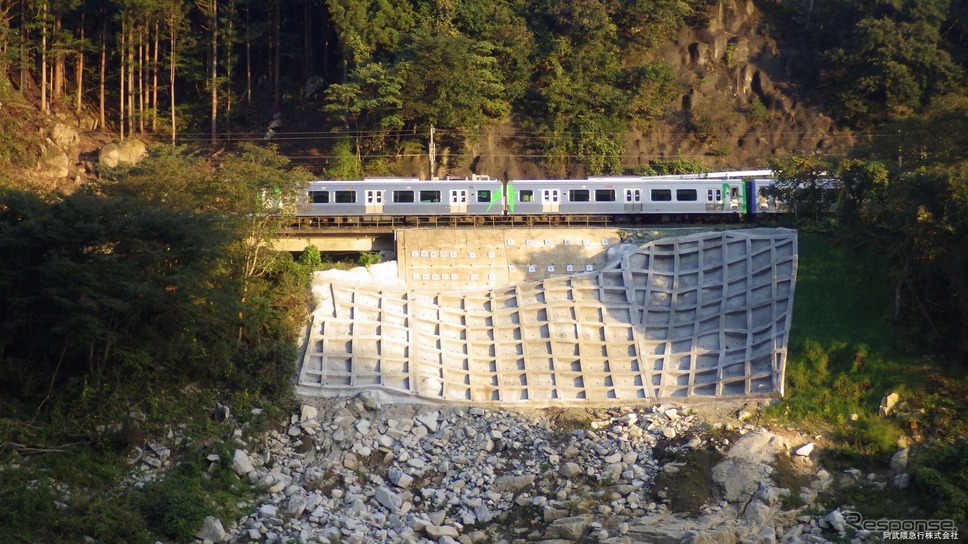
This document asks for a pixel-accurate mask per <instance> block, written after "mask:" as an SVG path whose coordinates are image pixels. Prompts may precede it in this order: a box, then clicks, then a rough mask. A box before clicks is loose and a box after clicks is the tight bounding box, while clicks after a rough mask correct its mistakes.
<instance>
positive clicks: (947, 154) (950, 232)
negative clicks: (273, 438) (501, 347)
mask: <svg viewBox="0 0 968 544" xmlns="http://www.w3.org/2000/svg"><path fill="white" fill-rule="evenodd" d="M966 16H968V7H966V6H965V3H964V2H960V1H957V0H577V1H570V2H564V1H558V0H427V1H424V0H409V1H387V0H291V1H285V2H284V1H282V0H268V1H264V2H257V1H254V0H195V1H186V0H0V263H2V265H0V376H2V377H3V379H2V380H0V464H2V466H3V467H4V472H3V476H4V477H3V478H0V503H2V505H3V508H0V540H5V541H7V540H9V541H27V542H30V541H37V542H40V541H44V542H76V541H77V540H78V539H79V538H80V537H81V536H88V535H94V536H95V537H96V538H97V540H98V541H99V542H141V541H143V542H154V541H156V540H164V541H171V542H176V541H191V540H192V537H193V534H194V531H195V530H197V527H198V524H199V523H200V521H201V520H202V519H204V517H205V515H209V514H212V513H217V514H218V515H220V516H227V517H232V516H236V515H237V514H238V512H234V511H232V510H233V506H232V505H235V504H237V503H238V501H239V500H243V499H245V498H246V496H247V494H249V493H252V489H251V488H249V487H248V486H247V484H246V483H245V482H242V481H240V480H239V479H238V478H237V477H236V476H235V475H234V474H233V473H231V472H230V471H229V470H228V469H227V467H228V466H229V465H230V463H231V451H232V449H231V448H232V446H231V444H232V443H233V441H234V440H236V439H237V438H239V437H236V436H233V437H231V438H229V437H227V436H223V435H224V433H225V429H226V427H224V426H223V425H222V423H223V422H224V421H227V420H233V421H237V422H238V426H237V427H236V428H244V429H245V437H244V439H246V440H248V439H249V438H250V433H252V434H254V433H255V431H256V430H257V429H258V428H259V425H260V424H261V423H264V422H265V421H266V420H267V419H272V418H274V417H278V416H279V415H280V414H285V413H288V411H289V409H290V408H291V406H290V404H289V403H290V402H291V400H292V399H291V393H292V392H291V387H290V385H291V382H290V381H289V377H290V376H291V375H292V371H293V368H292V364H293V361H294V359H295V347H294V346H295V336H296V332H297V329H298V327H299V324H300V323H302V322H303V321H304V318H305V314H306V309H307V304H308V301H307V296H308V295H307V292H306V291H307V289H306V286H307V283H308V278H309V274H310V273H311V272H312V271H313V270H315V269H316V268H318V266H319V264H320V255H319V253H318V251H313V248H307V251H306V252H305V253H304V255H303V257H302V259H300V260H299V261H294V260H293V258H292V256H290V255H289V254H284V253H275V252H272V251H270V250H269V249H268V244H267V240H268V239H269V238H271V237H272V236H273V232H274V231H273V229H274V228H276V226H277V225H278V223H277V222H275V221H272V220H270V219H272V218H271V217H270V215H271V214H266V213H264V212H265V210H266V203H267V202H269V201H271V202H279V201H291V200H292V199H295V198H297V195H298V193H299V190H300V187H301V186H302V184H303V183H304V182H305V181H306V180H308V179H310V177H311V176H327V177H333V178H342V179H351V178H354V177H357V176H362V175H386V174H397V175H407V176H420V177H423V178H428V177H430V176H431V175H439V176H446V175H468V174H470V173H472V172H473V173H479V174H488V175H492V176H495V177H502V178H506V177H518V176H531V175H535V176H551V177H565V176H584V175H591V174H616V173H624V172H630V173H631V172H634V173H652V172H668V171H674V172H683V171H689V172H696V171H701V170H708V169H720V168H739V167H744V168H745V167H766V166H771V167H772V168H774V169H775V170H776V172H777V174H778V177H779V180H780V188H781V190H782V191H783V194H784V196H786V197H787V198H789V199H791V201H793V202H794V203H795V204H796V206H795V208H796V209H795V212H796V213H795V215H794V216H793V217H791V218H790V221H791V222H792V223H793V224H795V225H796V226H798V227H801V228H803V229H804V232H805V239H806V240H809V243H807V244H804V246H803V249H804V251H814V253H813V254H812V255H811V257H813V258H814V259H815V260H814V261H812V262H813V263H814V264H813V270H820V271H825V270H831V271H833V272H826V271H825V272H822V273H821V272H815V273H814V277H812V278H810V277H806V276H805V277H804V278H803V279H804V280H805V281H804V282H803V284H804V285H807V286H808V288H809V289H812V291H809V293H810V295H811V298H809V299H808V298H806V297H804V300H805V301H807V302H808V303H807V304H798V306H799V308H800V311H801V314H800V315H801V316H804V315H806V316H807V317H806V318H803V317H798V319H801V321H800V325H798V324H797V323H794V332H795V333H796V334H800V335H801V336H800V337H799V338H798V339H797V343H795V344H794V345H793V346H792V349H791V363H790V372H789V374H788V376H789V380H788V383H789V385H790V387H789V388H788V391H789V394H788V399H786V400H785V401H784V402H783V403H781V404H779V405H778V406H777V408H776V412H775V414H782V415H783V417H789V418H792V419H794V420H795V421H794V423H795V424H798V425H801V424H802V425H820V426H821V427H818V432H820V431H828V430H829V431H832V433H833V435H835V436H839V437H841V438H843V440H844V444H846V446H845V447H846V448H847V449H850V450H851V451H852V452H853V454H855V455H862V456H867V457H868V458H869V459H874V460H875V461H876V460H877V456H878V455H884V454H885V452H887V453H889V450H891V449H892V448H894V447H896V444H897V441H896V440H895V438H897V437H900V436H905V437H907V436H909V437H910V439H911V440H912V441H914V442H915V443H917V444H918V446H919V447H923V448H924V451H925V452H928V453H930V452H931V451H935V452H941V453H943V454H944V455H941V454H937V455H938V457H937V459H941V460H942V461H943V463H941V465H943V466H942V469H943V470H947V471H950V473H951V474H953V475H954V476H952V477H951V478H950V479H945V478H946V477H947V474H945V478H943V477H942V476H941V475H939V474H938V473H937V472H933V473H927V472H926V473H924V474H925V475H924V476H923V478H922V477H917V476H916V477H915V479H914V482H913V487H914V491H912V493H913V494H912V497H913V499H912V500H913V501H922V500H923V499H924V497H934V499H932V500H936V501H940V502H943V503H945V504H948V505H952V506H951V507H950V508H951V510H950V511H949V510H945V511H943V512H942V513H940V514H938V515H944V516H951V517H953V518H954V519H958V520H960V521H961V522H963V521H964V520H965V519H968V507H966V506H965V505H966V504H968V499H966V497H965V494H964V492H963V489H964V487H965V483H966V478H965V474H968V472H966V469H965V467H966V465H968V461H966V459H965V457H964V455H963V452H964V451H965V450H964V444H965V442H964V435H965V429H966V428H968V425H966V423H965V421H964V415H963V414H964V413H965V411H966V407H965V403H966V401H965V399H966V395H965V390H966V389H968V386H966V385H965V383H966V382H965V380H964V378H963V375H964V365H963V362H962V361H963V360H964V355H965V354H966V353H968V272H966V271H968V258H966V254H965V252H964V248H965V247H968V219H966V218H968V89H966V86H968V85H966V83H968V76H966V69H968V43H966V30H968V27H966V26H965V25H966V21H968V18H966ZM432 132H433V135H434V136H433V139H431V133H432ZM115 142H120V143H121V146H122V147H123V146H131V147H133V148H134V149H135V151H136V152H140V151H144V150H143V149H139V148H138V147H137V143H139V142H145V143H146V144H147V147H148V150H147V153H146V156H145V157H144V158H143V159H142V160H141V161H140V162H137V160H138V159H140V158H141V157H140V156H139V154H138V153H133V155H132V157H133V158H131V159H130V160H127V159H126V160H118V159H117V157H115V158H114V160H113V161H111V162H110V163H109V161H100V162H99V159H98V155H97V152H98V150H101V151H104V149H106V147H107V146H105V144H112V143H115ZM172 142H173V143H175V144H176V145H175V146H172V145H169V144H170V143H172ZM431 143H434V144H436V152H435V153H434V155H433V157H434V158H435V160H436V162H434V163H433V165H432V164H431V161H430V160H429V159H428V155H429V153H428V147H429V145H430V144H431ZM115 151H117V150H115ZM102 156H104V154H103V153H102ZM832 175H833V176H835V177H837V178H839V179H841V180H842V181H843V185H842V188H841V190H840V192H839V194H838V202H837V204H838V206H837V213H836V214H832V215H830V214H822V213H820V209H819V208H818V207H817V205H816V204H817V203H819V202H821V199H820V196H822V191H821V189H822V186H823V183H824V180H826V179H828V178H830V177H831V176H832ZM273 209H276V208H273ZM280 209H286V207H285V206H283V207H281V208H280ZM273 213H276V212H273ZM825 252H826V253H825ZM818 255H820V256H823V255H834V256H836V259H833V258H831V259H828V260H830V261H831V262H830V263H826V264H829V267H825V266H826V265H823V266H822V265H821V264H817V263H823V259H822V258H819V257H817V256H818ZM852 261H853V262H852ZM804 262H811V261H808V260H806V259H805V261H804ZM867 263H871V264H867ZM861 264H863V266H861ZM848 265H849V266H848ZM865 267H868V268H871V269H876V270H874V271H872V272H871V273H870V277H872V278H874V279H873V280H872V281H871V283H872V285H868V284H867V283H868V281H867V277H866V276H865V275H864V268H865ZM807 272H810V270H807ZM874 272H876V274H875V273H874ZM841 276H844V277H847V276H849V283H845V284H843V285H841V284H840V283H838V284H837V285H836V287H838V289H832V288H831V287H830V285H829V283H825V282H839V281H840V277H841ZM845 286H847V287H850V289H843V290H840V289H839V288H841V287H845ZM831 293H840V294H831ZM845 293H846V294H845ZM885 293H886V294H885ZM797 296H798V297H800V296H801V295H800V293H799V292H798V295H797ZM849 297H853V298H849ZM850 304H854V305H856V312H853V310H854V309H855V308H854V307H848V306H849V305H850ZM833 306H837V308H832V307H833ZM803 308H807V309H811V312H810V313H803ZM871 308H874V310H871ZM885 308H886V309H885ZM835 310H836V311H835ZM845 310H849V311H848V312H847V313H850V314H851V315H847V316H845V315H844V311H845ZM872 311H874V312H877V313H876V315H872V314H871V313H870V312H872ZM886 313H889V314H890V315H883V314H886ZM868 316H870V318H868ZM862 317H863V319H862ZM803 319H808V320H810V321H812V322H813V323H811V324H810V325H811V326H804V325H803V323H804V321H803ZM872 324H873V325H872ZM819 325H824V326H819ZM867 328H876V329H878V330H877V331H873V332H874V333H876V334H874V333H872V332H871V331H870V330H867ZM847 329H850V330H847ZM854 329H857V330H854ZM885 329H889V331H888V332H885ZM885 338H890V339H891V342H896V344H894V343H891V342H888V341H887V340H884V339H885ZM875 341H876V342H883V344H882V345H869V343H870V342H875ZM898 368H902V369H903V371H898ZM912 369H915V370H916V372H915V371H912ZM915 374H917V375H920V376H921V378H922V379H923V380H924V381H923V382H918V381H917V380H916V379H914V378H911V379H910V380H908V381H907V382H906V383H904V384H901V385H903V387H901V392H902V394H903V395H904V396H905V397H906V398H905V402H907V403H908V404H907V405H906V407H905V408H904V410H906V413H907V414H908V415H909V416H910V417H907V416H905V417H907V419H902V418H896V419H890V420H886V419H875V418H876V414H877V410H878V407H877V404H878V402H879V399H880V398H881V396H882V395H884V394H885V393H887V392H888V391H886V390H883V387H886V386H885V384H890V386H891V387H894V386H897V385H898V382H900V380H901V379H902V378H904V379H905V380H907V378H908V377H911V376H912V375H915ZM885 376H888V377H890V379H887V378H885ZM853 415H858V417H860V418H861V419H859V420H858V421H859V422H858V423H854V419H850V418H851V416H853ZM823 425H827V426H826V427H823ZM810 434H811V435H812V434H813V433H812V432H811V433H810ZM153 440H159V441H161V442H162V443H163V444H167V446H164V447H162V446H161V445H159V446H158V448H159V449H160V450H161V451H165V450H166V448H168V449H169V451H168V453H170V454H172V457H171V462H170V464H169V465H166V468H171V467H173V466H176V465H177V467H178V468H177V469H174V468H172V469H171V475H170V476H169V477H168V478H166V479H165V480H162V481H158V482H151V483H150V485H146V486H144V487H143V488H139V489H132V488H130V487H129V486H127V483H128V482H130V480H128V479H127V476H128V472H129V469H128V465H127V462H126V460H127V459H128V457H129V456H130V455H131V454H132V452H139V451H141V452H142V453H143V451H142V450H141V448H143V447H145V446H147V445H148V444H155V445H158V444H157V443H155V442H152V441H153ZM958 440H961V441H960V442H958ZM951 444H956V445H957V444H960V446H957V448H955V449H946V448H948V446H950V445H951ZM958 448H960V449H958ZM946 452H947V453H946ZM951 452H955V453H957V452H962V453H957V455H960V457H957V458H953V457H949V454H950V455H955V454H954V453H951ZM138 455H140V453H139V454H138ZM212 457H218V458H219V461H218V464H219V466H220V467H222V468H221V469H217V470H216V469H211V466H212V465H211V464H209V461H211V460H212ZM179 461H181V462H180V463H179ZM203 467H209V468H203ZM930 467H931V470H935V469H934V468H933V467H934V465H930ZM942 469H938V470H942ZM919 478H920V479H919ZM951 482H954V483H951ZM938 489H941V490H942V492H941V494H939V492H936V491H937V490H938ZM919 494H920V495H919ZM937 497H943V499H938V498H937ZM857 502H859V501H857ZM946 508H947V507H946ZM939 512H940V510H939ZM25 535H26V536H25ZM28 537H29V538H28ZM31 539H33V540H31Z"/></svg>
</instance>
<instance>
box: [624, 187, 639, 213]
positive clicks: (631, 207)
mask: <svg viewBox="0 0 968 544" xmlns="http://www.w3.org/2000/svg"><path fill="white" fill-rule="evenodd" d="M625 211H626V212H640V211H642V189H626V190H625Z"/></svg>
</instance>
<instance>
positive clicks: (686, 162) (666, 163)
mask: <svg viewBox="0 0 968 544" xmlns="http://www.w3.org/2000/svg"><path fill="white" fill-rule="evenodd" d="M708 171H709V169H708V168H706V166H705V165H703V164H702V163H700V162H698V161H694V160H690V159H654V160H651V161H649V163H648V164H644V165H641V166H639V167H636V168H632V169H628V170H627V171H626V173H627V174H634V175H638V176H661V175H669V174H703V173H706V172H708Z"/></svg>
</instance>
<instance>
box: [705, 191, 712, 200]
mask: <svg viewBox="0 0 968 544" xmlns="http://www.w3.org/2000/svg"><path fill="white" fill-rule="evenodd" d="M712 201H713V190H712V189H706V202H712Z"/></svg>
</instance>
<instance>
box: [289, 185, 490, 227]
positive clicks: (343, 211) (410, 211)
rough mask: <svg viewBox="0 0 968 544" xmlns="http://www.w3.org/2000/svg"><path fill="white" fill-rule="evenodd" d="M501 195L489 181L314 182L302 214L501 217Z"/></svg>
mask: <svg viewBox="0 0 968 544" xmlns="http://www.w3.org/2000/svg"><path fill="white" fill-rule="evenodd" d="M503 213H504V191H503V188H502V184H501V182H500V181H497V180H492V179H489V178H486V179H485V178H475V179H462V180H431V181H423V180H420V179H417V178H366V179H363V180H356V181H314V182H311V183H310V184H309V187H308V189H307V191H306V202H305V204H304V205H303V206H302V207H301V209H300V215H301V216H315V217H360V216H362V217H365V216H373V217H383V216H386V217H393V216H401V217H405V216H453V215H474V216H478V215H503Z"/></svg>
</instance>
